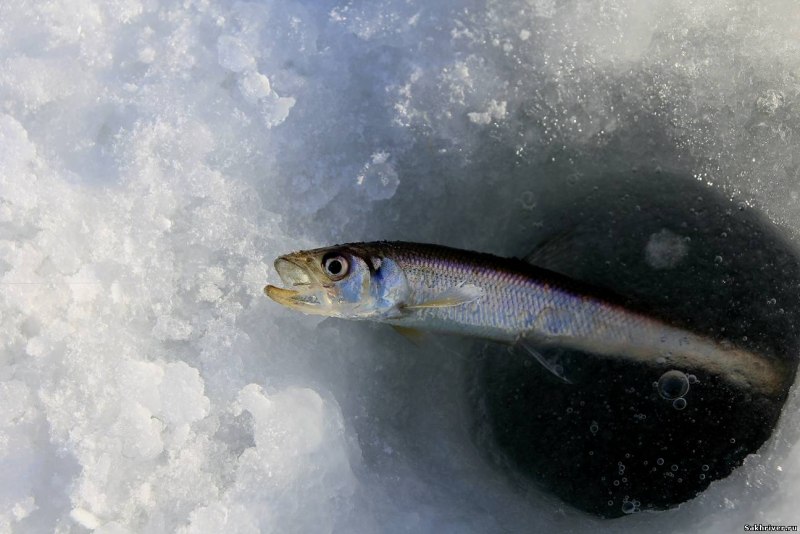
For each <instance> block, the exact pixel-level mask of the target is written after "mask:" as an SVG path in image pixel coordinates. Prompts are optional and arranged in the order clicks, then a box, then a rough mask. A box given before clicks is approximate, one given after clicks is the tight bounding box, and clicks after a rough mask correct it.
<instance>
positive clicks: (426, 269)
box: [264, 241, 788, 395]
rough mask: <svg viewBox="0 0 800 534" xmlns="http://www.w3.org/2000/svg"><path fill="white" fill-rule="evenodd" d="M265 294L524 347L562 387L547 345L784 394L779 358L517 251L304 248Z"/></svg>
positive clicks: (375, 245)
mask: <svg viewBox="0 0 800 534" xmlns="http://www.w3.org/2000/svg"><path fill="white" fill-rule="evenodd" d="M274 266H275V270H276V271H277V273H278V276H279V277H280V279H281V281H282V283H283V285H284V286H285V287H277V286H274V285H267V286H266V287H265V288H264V292H265V293H266V295H267V296H268V297H269V298H271V299H272V300H274V301H275V302H277V303H278V304H281V305H283V306H285V307H287V308H290V309H292V310H296V311H299V312H302V313H305V314H312V315H322V316H326V317H338V318H344V319H353V320H369V321H377V322H381V323H387V324H389V325H392V326H393V327H395V328H396V329H398V330H399V331H400V332H401V333H405V334H413V333H417V332H435V333H445V334H458V335H464V336H470V337H476V338H481V339H486V340H491V341H495V342H499V343H505V344H508V345H510V346H513V347H517V348H522V349H523V350H524V351H525V352H526V353H528V354H530V355H532V356H533V357H534V358H535V359H536V360H537V361H538V362H539V363H541V364H542V365H543V366H544V367H545V368H546V369H547V370H548V371H550V372H551V373H553V374H554V375H556V376H558V377H559V378H561V379H562V380H564V381H565V382H569V379H568V378H567V377H566V376H565V374H564V370H563V368H562V366H561V365H560V364H559V363H558V362H554V361H553V360H551V359H548V358H546V357H545V356H544V355H543V352H544V351H546V350H547V349H549V348H564V349H574V350H578V351H581V352H583V353H587V354H591V355H594V356H598V357H607V358H618V359H620V358H621V359H623V360H628V361H632V362H639V363H646V364H653V365H660V366H665V367H669V368H675V369H702V370H704V371H706V372H708V373H712V374H714V375H717V376H719V377H722V378H723V379H725V380H727V381H728V382H730V383H732V384H734V385H736V386H740V387H746V388H749V389H750V390H752V391H753V392H756V393H760V394H765V395H780V394H781V392H783V391H785V387H786V381H787V373H788V371H787V370H786V369H785V368H784V365H783V364H782V362H781V361H780V360H778V359H777V358H775V357H773V356H771V355H766V354H762V353H760V352H753V351H750V350H746V349H744V348H742V347H738V346H736V345H735V344H733V343H731V342H730V341H727V340H717V339H714V338H712V337H709V336H707V335H703V334H700V333H696V332H693V331H691V330H688V329H686V328H684V327H682V326H680V325H676V324H672V323H669V322H667V321H664V320H662V319H660V318H657V317H654V316H652V315H651V314H648V313H647V312H646V311H643V310H639V309H633V308H631V307H630V306H629V305H627V304H626V299H624V298H622V297H620V296H617V295H615V294H613V293H611V292H609V291H604V290H602V289H598V288H595V287H592V286H590V285H588V284H585V283H583V282H581V281H578V280H574V279H571V278H569V277H567V276H565V275H563V274H560V273H557V272H555V271H551V270H548V269H545V268H543V267H539V266H536V265H533V264H531V263H530V262H527V261H523V260H520V259H517V258H504V257H499V256H495V255H492V254H487V253H483V252H472V251H468V250H459V249H455V248H450V247H446V246H441V245H435V244H422V243H408V242H399V241H379V242H370V243H348V244H342V245H334V246H329V247H324V248H317V249H313V250H303V251H298V252H293V253H290V254H285V255H282V256H280V257H278V258H277V259H276V260H275V263H274Z"/></svg>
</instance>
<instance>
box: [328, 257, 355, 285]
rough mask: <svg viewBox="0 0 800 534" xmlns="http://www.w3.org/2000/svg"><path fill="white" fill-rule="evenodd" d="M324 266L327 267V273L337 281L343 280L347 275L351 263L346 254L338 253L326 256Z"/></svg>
mask: <svg viewBox="0 0 800 534" xmlns="http://www.w3.org/2000/svg"><path fill="white" fill-rule="evenodd" d="M322 266H323V267H324V268H325V274H327V275H328V276H329V277H330V278H331V280H334V281H335V280H341V279H342V278H344V277H345V276H346V275H347V271H348V269H349V267H350V264H349V263H348V261H347V258H345V257H344V256H340V255H336V256H330V257H327V258H324V259H323V260H322Z"/></svg>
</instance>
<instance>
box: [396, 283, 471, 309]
mask: <svg viewBox="0 0 800 534" xmlns="http://www.w3.org/2000/svg"><path fill="white" fill-rule="evenodd" d="M481 296H483V289H481V288H480V287H478V286H476V285H474V284H461V285H458V286H454V287H450V288H448V289H445V290H444V291H442V292H441V293H439V294H436V295H433V296H432V297H430V298H428V299H425V300H423V301H421V302H417V303H416V304H409V305H407V306H405V308H406V309H409V310H415V309H422V308H449V307H451V306H461V305H463V304H469V303H470V302H473V301H476V300H478V299H479V298H481Z"/></svg>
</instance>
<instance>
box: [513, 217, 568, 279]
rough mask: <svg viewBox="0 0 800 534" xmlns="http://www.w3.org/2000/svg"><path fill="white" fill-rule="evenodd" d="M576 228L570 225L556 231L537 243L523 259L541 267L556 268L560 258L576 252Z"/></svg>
mask: <svg viewBox="0 0 800 534" xmlns="http://www.w3.org/2000/svg"><path fill="white" fill-rule="evenodd" d="M574 237H575V228H574V227H572V226H571V227H569V228H566V229H564V230H561V231H559V232H556V233H554V234H552V235H550V236H548V237H546V238H544V239H543V240H541V241H540V242H539V243H537V244H536V247H535V248H534V249H533V250H532V251H531V252H530V253H528V255H527V256H525V257H524V258H523V261H525V262H526V263H530V264H532V265H537V266H539V267H545V268H548V269H554V268H555V267H557V266H558V265H559V263H560V260H562V259H564V258H565V257H566V256H568V255H571V254H570V253H571V252H572V253H574V250H572V245H573V241H574Z"/></svg>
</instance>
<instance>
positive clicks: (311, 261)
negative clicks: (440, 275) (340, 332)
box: [264, 245, 409, 319]
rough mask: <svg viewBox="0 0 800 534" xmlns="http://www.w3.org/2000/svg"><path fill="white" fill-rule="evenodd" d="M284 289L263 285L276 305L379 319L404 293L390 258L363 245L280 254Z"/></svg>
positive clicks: (278, 265) (404, 286)
mask: <svg viewBox="0 0 800 534" xmlns="http://www.w3.org/2000/svg"><path fill="white" fill-rule="evenodd" d="M275 270H276V271H277V272H278V276H280V278H281V281H282V282H283V285H284V286H286V287H283V288H281V287H276V286H273V285H267V286H266V287H265V288H264V292H265V293H266V294H267V296H268V297H270V298H271V299H272V300H274V301H275V302H277V303H279V304H282V305H284V306H286V307H287V308H291V309H293V310H297V311H300V312H303V313H306V314H312V315H324V316H326V317H343V318H347V319H380V318H381V317H386V316H389V315H391V314H392V313H395V312H396V311H397V309H398V307H399V306H400V305H401V304H402V302H403V300H404V298H405V297H406V296H407V294H408V293H409V291H408V283H407V281H406V279H405V275H404V274H403V272H402V270H401V269H400V268H399V267H398V266H397V264H396V263H395V262H394V261H392V260H391V259H390V258H387V257H385V256H384V255H382V254H380V253H379V251H376V250H371V249H369V248H368V247H364V246H363V245H362V246H360V245H337V246H334V247H326V248H319V249H313V250H303V251H300V252H293V253H291V254H286V255H284V256H280V257H279V258H278V259H276V260H275Z"/></svg>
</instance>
